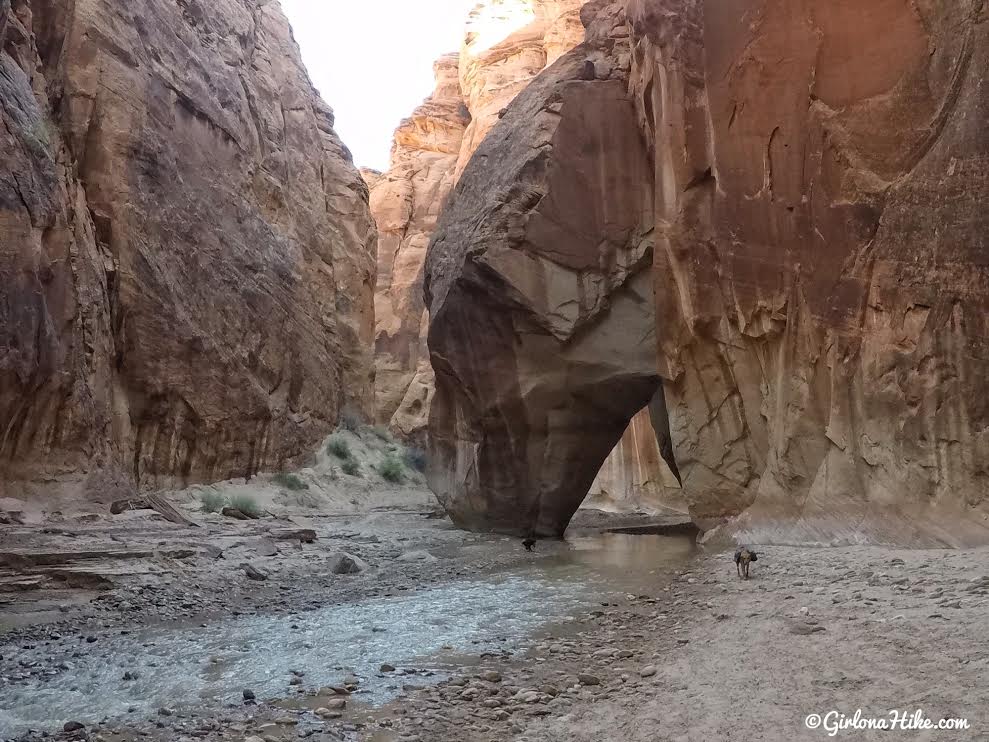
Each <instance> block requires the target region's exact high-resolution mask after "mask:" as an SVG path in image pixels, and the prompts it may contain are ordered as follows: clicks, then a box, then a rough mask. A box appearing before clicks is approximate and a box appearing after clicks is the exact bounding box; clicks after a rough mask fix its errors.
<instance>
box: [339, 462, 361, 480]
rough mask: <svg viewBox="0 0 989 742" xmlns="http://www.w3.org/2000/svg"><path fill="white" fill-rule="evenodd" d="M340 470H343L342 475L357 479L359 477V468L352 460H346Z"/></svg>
mask: <svg viewBox="0 0 989 742" xmlns="http://www.w3.org/2000/svg"><path fill="white" fill-rule="evenodd" d="M340 468H341V469H342V470H343V473H344V474H349V475H350V476H352V477H359V476H360V475H361V466H360V464H358V463H357V462H356V461H354V460H353V459H347V460H346V461H344V462H343V463H342V464H341V465H340Z"/></svg>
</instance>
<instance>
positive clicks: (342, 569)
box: [329, 551, 368, 575]
mask: <svg viewBox="0 0 989 742" xmlns="http://www.w3.org/2000/svg"><path fill="white" fill-rule="evenodd" d="M329 566H330V572H332V573H333V574H335V575H356V574H360V573H361V572H363V571H365V570H366V569H367V568H368V565H367V562H365V561H364V560H363V559H361V558H360V557H356V556H354V555H353V554H347V553H346V552H343V551H341V552H337V553H336V554H332V555H331V556H330V559H329Z"/></svg>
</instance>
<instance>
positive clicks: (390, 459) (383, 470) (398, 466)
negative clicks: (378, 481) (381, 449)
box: [378, 454, 405, 484]
mask: <svg viewBox="0 0 989 742" xmlns="http://www.w3.org/2000/svg"><path fill="white" fill-rule="evenodd" d="M378 474H380V475H381V476H382V477H384V478H385V479H386V480H387V481H389V482H393V483H395V484H398V483H400V482H402V481H404V480H405V467H404V466H402V462H401V461H400V460H399V459H398V458H397V457H396V456H393V455H391V454H389V455H388V456H386V457H385V459H384V461H382V462H381V463H380V464H379V465H378Z"/></svg>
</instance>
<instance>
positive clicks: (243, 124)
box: [0, 0, 375, 498]
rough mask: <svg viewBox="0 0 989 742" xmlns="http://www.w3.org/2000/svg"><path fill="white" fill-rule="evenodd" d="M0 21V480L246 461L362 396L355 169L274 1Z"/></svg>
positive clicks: (153, 481) (3, 9)
mask: <svg viewBox="0 0 989 742" xmlns="http://www.w3.org/2000/svg"><path fill="white" fill-rule="evenodd" d="M0 40H2V53H0V117H2V119H3V122H4V127H2V129H0V160H2V162H3V168H2V170H0V496H4V495H6V496H11V497H27V498H30V497H33V496H36V493H42V492H43V493H44V494H45V496H50V497H51V496H56V495H58V494H59V493H64V494H76V493H78V492H79V491H80V490H82V491H83V492H85V493H86V494H87V495H90V496H93V497H108V496H110V495H112V494H114V493H119V492H123V491H128V490H130V489H132V488H133V487H134V486H163V485H169V486H171V485H176V484H185V483H188V482H191V481H200V480H215V479H224V478H228V477H235V476H250V475H251V474H252V473H254V472H257V471H258V470H261V469H275V468H279V467H281V466H283V465H285V464H286V463H288V462H292V461H294V460H297V459H298V458H299V457H300V456H302V455H303V454H306V453H307V452H308V451H310V450H311V448H312V446H313V445H314V444H315V443H316V442H317V441H318V440H319V439H321V437H322V436H323V435H325V433H326V432H328V431H329V430H331V429H332V428H333V427H334V426H335V424H336V422H337V419H338V416H339V414H340V412H341V410H342V409H343V408H345V407H352V408H353V409H354V410H355V412H360V413H363V414H366V415H369V414H371V412H372V407H373V399H372V395H373V367H372V360H371V354H370V350H369V348H370V344H371V340H372V335H373V305H372V293H373V286H374V272H375V265H374V247H375V231H374V224H373V221H372V219H371V217H370V213H369V208H368V204H367V199H368V195H367V188H366V185H365V184H364V182H363V180H362V179H361V178H360V176H359V174H358V173H357V171H356V169H355V168H354V167H353V165H352V163H351V158H350V154H349V152H347V150H346V148H345V147H344V146H343V145H342V144H341V142H340V140H339V139H338V138H337V136H336V134H335V133H334V131H333V114H332V112H331V111H330V109H329V108H328V107H327V106H326V105H325V104H324V103H323V102H322V101H321V100H320V99H319V97H318V95H317V94H316V92H315V90H314V89H313V87H312V85H311V83H310V81H309V79H308V77H307V75H306V72H305V70H304V68H303V66H302V64H301V61H300V56H299V51H298V49H297V47H296V44H295V42H294V40H293V39H292V35H291V31H290V28H289V25H288V22H287V21H286V19H285V17H284V15H283V14H282V12H281V10H280V8H279V6H278V4H277V3H274V2H263V1H262V0H250V1H248V2H234V1H233V0H220V1H219V2H209V3H207V2H202V1H201V0H180V1H179V2H174V3H173V2H169V3H165V2H161V1H160V0H134V1H133V2H128V3H118V2H112V0H75V2H68V1H66V0H13V3H12V4H11V3H10V0H0ZM37 496H40V495H37Z"/></svg>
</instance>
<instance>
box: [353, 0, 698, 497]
mask: <svg viewBox="0 0 989 742" xmlns="http://www.w3.org/2000/svg"><path fill="white" fill-rule="evenodd" d="M583 5H584V2H583V1H582V0H513V1H512V2H481V3H478V5H477V7H476V8H475V9H474V11H473V12H472V13H471V14H470V17H469V18H468V20H467V24H466V26H467V28H466V35H465V38H464V41H463V43H462V45H461V50H460V52H459V54H451V55H447V56H444V57H443V58H441V59H440V60H438V61H437V63H436V65H435V72H436V90H435V92H434V93H433V95H432V96H431V97H430V98H429V99H428V100H427V101H425V103H424V104H423V105H422V106H421V107H420V108H418V109H417V110H416V111H415V112H414V113H413V114H412V115H411V116H410V117H409V118H408V119H406V120H405V121H403V122H402V124H401V126H399V128H398V130H397V131H396V133H395V139H394V144H393V148H392V163H391V167H390V168H389V169H388V171H387V172H384V173H377V172H373V171H364V175H365V178H366V179H367V180H368V183H369V185H370V187H371V210H372V213H373V215H374V217H375V220H376V221H377V224H378V229H379V232H380V240H379V250H378V288H377V291H376V294H375V315H376V322H377V340H376V358H375V362H376V391H377V417H378V421H379V422H380V423H382V424H384V425H388V426H389V427H390V428H391V429H392V430H393V431H394V432H395V433H396V434H397V435H399V436H401V437H402V438H404V439H406V440H410V441H414V442H415V443H416V444H418V445H423V444H424V443H425V440H426V437H427V428H428V418H429V412H430V407H431V403H432V398H433V390H434V386H435V382H434V374H433V368H432V365H431V363H430V360H429V353H428V350H427V347H426V330H427V327H428V321H429V314H428V312H427V311H426V307H425V306H424V303H423V278H424V275H425V258H426V248H427V246H428V243H429V241H430V239H431V238H432V236H433V233H434V232H435V230H436V225H437V221H438V219H439V217H440V214H441V213H442V210H443V207H444V206H445V204H446V202H447V199H448V197H449V194H450V191H451V189H452V188H453V186H454V185H455V184H456V182H457V180H459V178H460V177H461V175H462V174H463V172H464V170H465V168H466V167H467V164H468V162H469V161H470V159H471V156H472V155H473V154H474V152H475V150H476V149H477V148H478V146H479V145H480V144H481V143H482V142H483V141H484V139H485V137H486V136H487V134H488V132H490V130H491V129H492V128H493V127H494V126H495V124H497V123H498V121H499V120H500V119H501V118H502V117H503V116H504V115H505V112H506V107H507V106H508V105H509V104H510V103H511V102H512V101H513V100H514V99H515V98H516V97H517V96H518V95H519V94H520V93H521V92H522V91H524V90H525V89H526V87H527V86H528V85H529V83H530V82H532V80H533V79H534V78H535V77H536V76H537V75H539V74H540V73H542V72H543V71H544V70H545V69H547V68H548V67H549V66H550V65H552V64H553V63H554V62H555V61H556V60H557V59H559V58H560V57H561V56H562V55H563V54H565V53H567V52H569V51H570V50H571V49H573V47H575V46H577V45H578V44H579V43H581V42H582V41H583V39H584V27H583V24H582V23H581V20H580V9H581V8H582V7H583ZM574 154H576V153H574ZM577 156H578V157H579V156H580V155H579V154H578V155H577ZM494 166H495V167H497V164H495V165H494ZM641 308H642V310H643V311H644V312H646V313H651V312H652V307H651V303H649V302H645V303H643V304H642V307H641ZM643 319H644V320H645V317H643ZM645 321H646V322H647V323H648V322H652V320H651V319H649V320H645ZM653 376H656V374H653ZM558 381H561V380H558ZM654 381H655V385H657V386H658V377H657V378H656V379H655V380H654ZM561 383H562V381H561ZM657 402H658V403H660V404H661V400H657ZM653 419H654V418H653V416H651V415H650V411H649V409H648V407H647V406H646V404H643V405H642V409H641V412H640V413H639V414H638V415H636V417H635V418H634V419H633V420H632V422H631V423H630V424H629V425H628V427H627V429H626V430H625V434H624V435H623V436H622V438H621V440H620V441H619V443H618V445H617V446H615V447H614V448H613V450H612V452H611V455H610V456H609V457H608V459H607V460H606V462H605V463H604V465H603V466H602V467H600V468H599V470H598V471H597V475H598V476H597V478H596V480H595V481H594V483H593V485H587V484H585V485H582V486H581V488H582V491H583V492H584V493H587V492H588V489H590V494H591V498H590V499H591V500H592V501H593V502H594V503H595V504H597V505H602V506H604V507H609V508H613V507H617V508H620V509H629V508H646V509H660V510H663V509H674V510H680V511H683V510H685V509H686V508H685V505H684V504H683V502H682V498H681V496H680V488H679V483H678V481H677V479H676V477H675V475H674V474H673V473H672V472H671V470H670V468H669V466H668V465H667V463H666V461H665V460H664V457H663V454H662V453H661V450H660V449H661V442H660V438H661V436H660V437H657V435H656V433H655V431H654V427H653V425H654V423H653ZM661 425H665V417H663V418H662V422H661ZM661 429H662V428H661ZM581 499H582V498H581ZM505 507H506V508H511V507H512V504H511V498H508V500H507V501H506V503H505Z"/></svg>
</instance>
